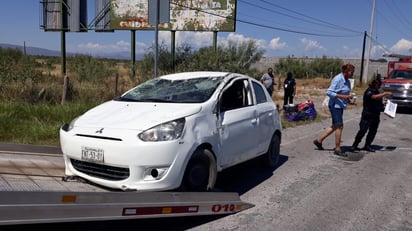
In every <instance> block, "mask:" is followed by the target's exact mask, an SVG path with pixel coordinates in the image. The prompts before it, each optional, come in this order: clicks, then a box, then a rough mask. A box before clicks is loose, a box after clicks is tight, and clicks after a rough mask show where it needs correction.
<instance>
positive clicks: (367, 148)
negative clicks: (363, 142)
mask: <svg viewBox="0 0 412 231" xmlns="http://www.w3.org/2000/svg"><path fill="white" fill-rule="evenodd" d="M362 149H363V150H365V151H368V152H375V149H373V148H372V147H371V146H365V147H363V148H362Z"/></svg>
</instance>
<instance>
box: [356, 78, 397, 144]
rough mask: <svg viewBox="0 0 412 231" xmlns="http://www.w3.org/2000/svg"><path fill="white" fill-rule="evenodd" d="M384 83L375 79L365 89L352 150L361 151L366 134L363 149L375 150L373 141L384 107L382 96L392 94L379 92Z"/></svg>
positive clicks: (390, 93)
mask: <svg viewBox="0 0 412 231" xmlns="http://www.w3.org/2000/svg"><path fill="white" fill-rule="evenodd" d="M381 85H382V81H381V80H380V79H374V80H372V82H371V83H370V84H369V87H368V88H367V89H366V90H365V92H364V94H363V109H362V115H361V119H360V122H359V131H358V132H357V133H356V136H355V140H354V141H353V144H352V151H353V152H354V151H359V150H360V149H359V148H358V145H359V143H360V142H361V141H362V138H363V137H364V136H365V134H366V132H368V135H366V140H365V146H364V147H363V150H366V151H368V152H375V150H374V149H373V148H372V142H373V140H374V139H375V135H376V133H377V131H378V127H379V123H380V113H381V112H382V111H383V109H384V104H383V103H382V98H383V97H385V96H389V95H392V92H389V91H385V92H382V93H381V92H379V88H380V87H381Z"/></svg>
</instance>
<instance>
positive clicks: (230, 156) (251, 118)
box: [219, 78, 259, 168]
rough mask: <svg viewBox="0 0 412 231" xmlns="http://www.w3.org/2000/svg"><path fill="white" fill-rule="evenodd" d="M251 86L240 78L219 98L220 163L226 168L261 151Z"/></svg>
mask: <svg viewBox="0 0 412 231" xmlns="http://www.w3.org/2000/svg"><path fill="white" fill-rule="evenodd" d="M251 94H252V91H251V87H250V83H249V81H248V80H247V79H246V78H242V79H237V80H235V81H234V82H233V84H232V85H231V86H229V87H228V88H227V89H225V90H224V91H223V93H222V95H221V97H220V100H221V102H220V124H221V126H220V129H219V134H220V145H221V146H220V155H221V156H220V164H221V166H222V167H223V168H225V167H228V166H232V165H234V164H237V163H240V162H243V161H244V160H247V159H250V158H251V157H252V156H254V155H255V153H256V152H257V150H258V146H259V145H258V142H259V138H258V137H257V134H258V119H257V112H256V107H255V105H254V104H253V99H252V95H251Z"/></svg>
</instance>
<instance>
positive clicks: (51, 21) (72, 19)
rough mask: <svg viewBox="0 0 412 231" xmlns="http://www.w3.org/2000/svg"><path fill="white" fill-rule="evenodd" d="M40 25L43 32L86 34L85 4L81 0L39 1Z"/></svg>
mask: <svg viewBox="0 0 412 231" xmlns="http://www.w3.org/2000/svg"><path fill="white" fill-rule="evenodd" d="M40 6H41V15H40V16H41V17H42V25H40V27H41V28H43V29H44V30H45V31H71V32H86V31H87V30H88V29H87V2H86V1H81V0H42V1H40Z"/></svg>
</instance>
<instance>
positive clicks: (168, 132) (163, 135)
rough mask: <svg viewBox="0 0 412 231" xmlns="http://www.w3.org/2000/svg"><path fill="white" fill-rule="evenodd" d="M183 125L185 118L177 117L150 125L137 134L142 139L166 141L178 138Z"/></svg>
mask: <svg viewBox="0 0 412 231" xmlns="http://www.w3.org/2000/svg"><path fill="white" fill-rule="evenodd" d="M184 126H185V119H184V118H181V119H177V120H173V121H169V122H166V123H163V124H159V125H157V126H155V127H152V128H150V129H148V130H146V131H144V132H142V133H140V134H139V135H138V137H139V138H140V139H141V140H143V141H152V142H154V141H168V140H175V139H178V138H180V136H181V135H182V132H183V128H184Z"/></svg>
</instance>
